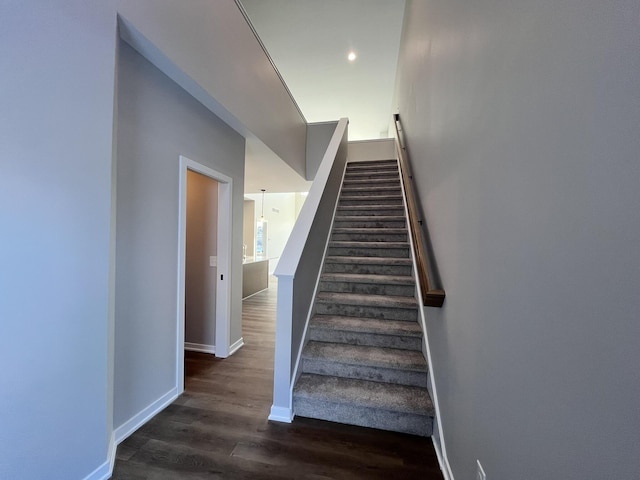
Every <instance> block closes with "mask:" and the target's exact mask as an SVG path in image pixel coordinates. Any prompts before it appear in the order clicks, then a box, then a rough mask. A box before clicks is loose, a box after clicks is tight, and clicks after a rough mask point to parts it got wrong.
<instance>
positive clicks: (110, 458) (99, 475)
mask: <svg viewBox="0 0 640 480" xmlns="http://www.w3.org/2000/svg"><path fill="white" fill-rule="evenodd" d="M115 463H116V442H115V439H114V434H113V433H112V434H111V437H110V438H109V447H108V451H107V460H106V461H105V462H104V463H103V464H102V465H100V466H99V467H98V468H96V469H95V470H94V471H93V472H91V473H90V474H89V475H87V476H86V477H84V480H107V479H108V478H111V474H112V473H113V466H114V465H115Z"/></svg>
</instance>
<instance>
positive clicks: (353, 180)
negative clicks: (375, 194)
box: [342, 175, 400, 186]
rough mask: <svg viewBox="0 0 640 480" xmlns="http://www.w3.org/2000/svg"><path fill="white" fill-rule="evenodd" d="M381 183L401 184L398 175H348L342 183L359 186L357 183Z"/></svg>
mask: <svg viewBox="0 0 640 480" xmlns="http://www.w3.org/2000/svg"><path fill="white" fill-rule="evenodd" d="M379 184H393V185H400V178H399V177H398V176H397V175H394V176H390V177H382V178H353V177H350V176H349V175H346V176H345V178H344V182H342V185H345V186H347V185H349V186H357V185H379Z"/></svg>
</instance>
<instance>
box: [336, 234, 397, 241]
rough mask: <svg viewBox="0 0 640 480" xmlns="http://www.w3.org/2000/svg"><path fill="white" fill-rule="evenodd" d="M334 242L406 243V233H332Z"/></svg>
mask: <svg viewBox="0 0 640 480" xmlns="http://www.w3.org/2000/svg"><path fill="white" fill-rule="evenodd" d="M331 240H333V241H336V242H406V241H408V236H407V234H406V233H333V234H332V235H331Z"/></svg>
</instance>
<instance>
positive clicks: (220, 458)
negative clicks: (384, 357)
mask: <svg viewBox="0 0 640 480" xmlns="http://www.w3.org/2000/svg"><path fill="white" fill-rule="evenodd" d="M276 297H277V281H276V280H275V279H272V280H271V281H270V288H269V289H268V290H266V291H264V292H261V293H259V294H257V295H254V296H252V297H250V298H248V299H246V300H245V301H244V302H243V309H242V321H243V337H244V342H245V345H244V347H243V348H241V349H240V350H239V351H238V352H237V353H235V354H234V355H232V356H231V357H229V358H226V359H220V358H216V357H214V356H212V355H208V354H203V353H196V352H186V353H185V393H184V394H183V395H182V396H181V397H180V398H179V399H177V400H176V401H175V402H174V403H172V404H171V405H169V406H168V407H167V408H166V409H165V410H163V411H162V412H160V413H159V414H158V415H157V416H156V417H155V418H153V419H152V420H151V421H150V422H148V423H147V424H146V425H144V426H143V427H142V428H140V429H139V430H138V431H137V432H135V433H134V434H133V435H132V436H131V437H129V438H128V439H127V440H125V441H124V442H123V443H122V444H121V445H120V446H119V447H118V451H117V455H116V464H115V468H114V472H113V477H112V478H114V479H122V480H125V479H126V480H168V479H171V480H174V479H180V480H182V479H184V480H203V479H207V480H217V479H224V480H249V479H251V480H256V479H258V480H259V479H278V480H280V479H282V480H291V479H296V480H300V479H302V480H329V479H330V480H358V479H362V480H376V479H385V480H387V479H396V478H397V479H403V480H411V479H420V480H442V478H443V477H442V474H441V472H440V470H439V467H438V461H437V458H436V455H435V452H434V450H433V446H432V444H431V439H429V438H422V437H415V436H412V435H404V434H400V433H395V432H385V431H379V430H374V429H369V428H362V427H355V426H350V425H340V424H336V423H331V422H323V421H321V420H314V419H308V418H296V419H295V420H294V422H293V423H291V424H282V423H276V422H269V421H268V420H267V416H268V415H269V410H270V407H271V402H272V395H273V355H274V348H275V316H276Z"/></svg>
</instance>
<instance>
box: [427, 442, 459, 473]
mask: <svg viewBox="0 0 640 480" xmlns="http://www.w3.org/2000/svg"><path fill="white" fill-rule="evenodd" d="M431 441H432V442H433V448H434V450H435V451H436V457H438V464H439V465H440V471H441V472H442V476H443V477H444V480H454V479H453V473H452V472H451V465H449V459H448V458H446V457H445V456H444V455H443V454H442V445H441V444H440V441H441V440H440V438H439V437H436V436H434V435H432V436H431Z"/></svg>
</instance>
